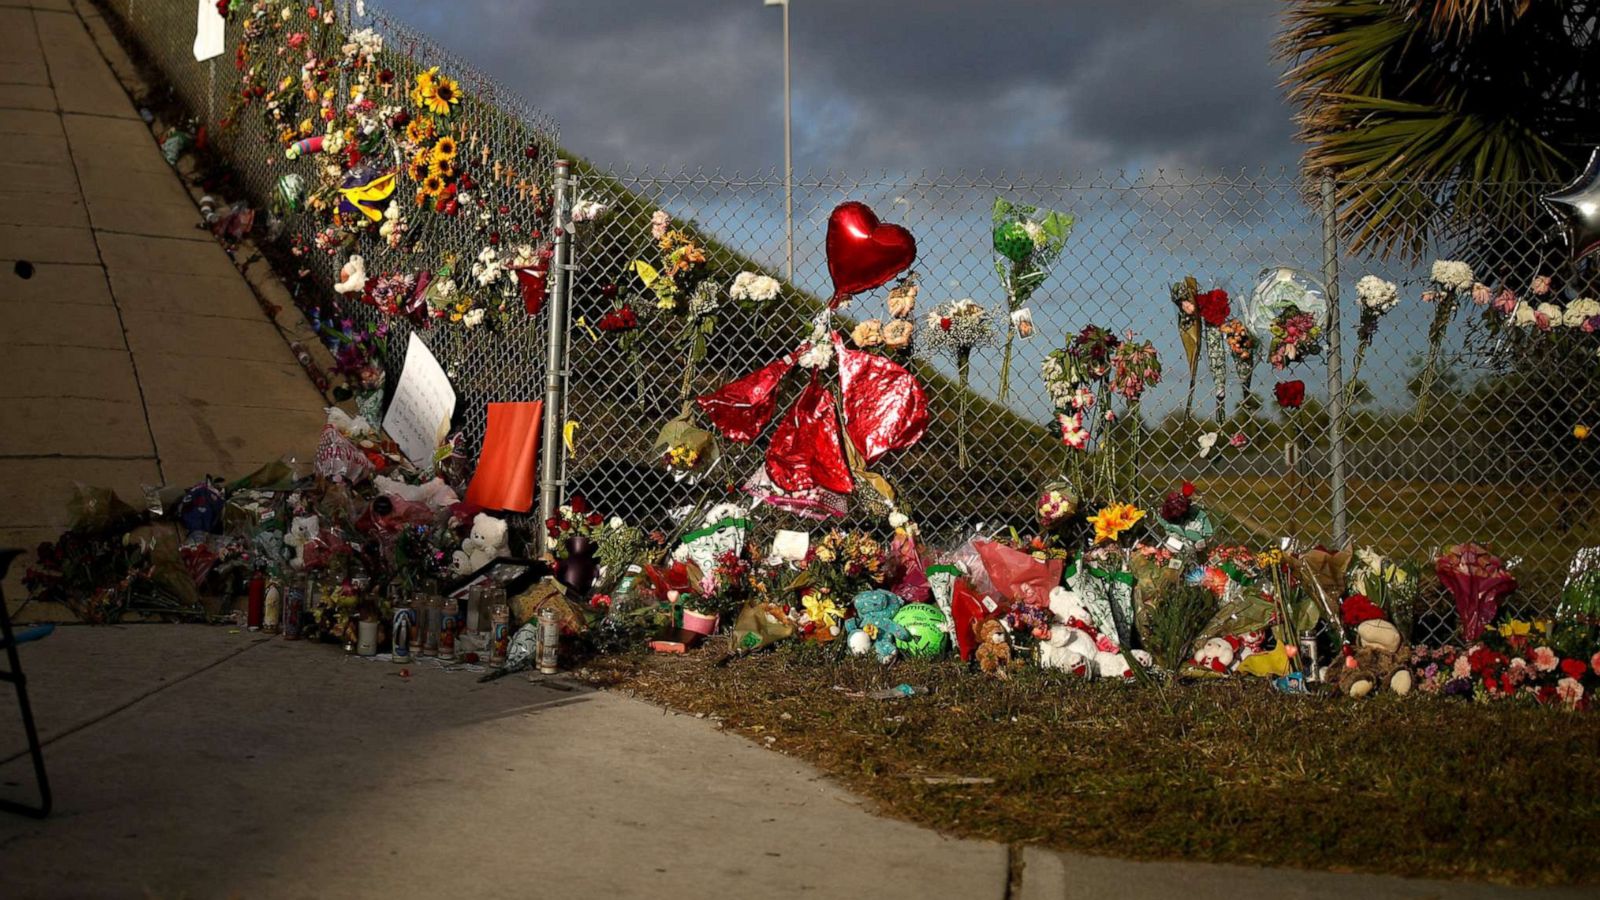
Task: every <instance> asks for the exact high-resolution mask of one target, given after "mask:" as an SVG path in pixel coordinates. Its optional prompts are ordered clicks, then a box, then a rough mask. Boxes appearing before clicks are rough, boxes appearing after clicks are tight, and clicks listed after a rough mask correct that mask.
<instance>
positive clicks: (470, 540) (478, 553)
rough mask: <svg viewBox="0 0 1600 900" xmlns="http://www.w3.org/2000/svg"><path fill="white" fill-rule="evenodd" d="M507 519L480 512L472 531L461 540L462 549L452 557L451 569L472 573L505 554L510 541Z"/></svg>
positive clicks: (458, 572)
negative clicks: (507, 531) (507, 532)
mask: <svg viewBox="0 0 1600 900" xmlns="http://www.w3.org/2000/svg"><path fill="white" fill-rule="evenodd" d="M506 529H507V526H506V521H505V520H504V519H498V518H495V517H494V516H491V515H489V514H488V513H478V515H477V517H476V518H474V519H473V520H472V533H471V534H469V535H467V537H466V539H465V540H463V541H462V542H461V549H460V550H457V551H456V552H455V554H454V555H452V556H451V557H450V571H451V572H452V573H454V574H456V575H470V574H471V573H473V572H476V571H478V570H479V569H481V568H483V567H484V566H486V565H488V564H489V563H490V562H491V561H493V560H494V559H495V558H497V557H500V556H504V555H505V552H506V549H507V548H508V546H509V544H510V541H509V540H508V539H507V536H506Z"/></svg>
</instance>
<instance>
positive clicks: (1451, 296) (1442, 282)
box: [1417, 259, 1477, 419]
mask: <svg viewBox="0 0 1600 900" xmlns="http://www.w3.org/2000/svg"><path fill="white" fill-rule="evenodd" d="M1430 277H1431V278H1432V280H1433V290H1431V291H1427V292H1425V293H1424V294H1423V295H1422V300H1423V302H1425V303H1432V304H1433V321H1431V322H1429V323H1428V355H1427V358H1426V359H1425V360H1424V362H1423V364H1422V373H1421V374H1420V375H1419V376H1418V378H1417V418H1418V419H1421V418H1423V417H1424V416H1426V415H1427V414H1428V404H1429V403H1430V402H1431V401H1432V398H1433V384H1434V382H1435V381H1437V380H1438V378H1439V355H1440V353H1442V352H1443V350H1444V337H1445V332H1447V331H1449V329H1450V319H1451V318H1453V317H1454V316H1455V314H1456V309H1458V308H1459V307H1460V305H1461V297H1462V296H1463V295H1467V296H1471V294H1472V291H1473V287H1474V285H1476V284H1477V280H1476V279H1475V278H1474V277H1473V275H1472V267H1471V266H1469V265H1467V264H1466V263H1464V262H1456V261H1454V260H1447V259H1440V260H1435V261H1434V263H1433V269H1432V271H1431V272H1430Z"/></svg>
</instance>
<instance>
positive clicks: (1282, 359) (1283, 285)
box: [1245, 267, 1328, 369]
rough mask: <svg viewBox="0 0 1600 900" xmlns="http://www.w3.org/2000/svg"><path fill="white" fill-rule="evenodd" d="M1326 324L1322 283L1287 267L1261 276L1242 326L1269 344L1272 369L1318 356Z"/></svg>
mask: <svg viewBox="0 0 1600 900" xmlns="http://www.w3.org/2000/svg"><path fill="white" fill-rule="evenodd" d="M1327 320H1328V301H1327V297H1326V296H1325V294H1324V290H1323V286H1322V282H1321V281H1319V280H1318V279H1316V278H1314V277H1313V276H1311V275H1309V274H1307V273H1305V272H1302V271H1299V270H1298V269H1292V268H1288V267H1280V268H1276V269H1267V270H1265V271H1263V272H1262V273H1261V277H1260V279H1259V280H1258V281H1257V283H1256V288H1255V291H1254V292H1253V293H1252V294H1251V295H1250V303H1249V305H1248V306H1247V308H1246V311H1245V324H1246V325H1248V326H1249V327H1250V330H1251V331H1253V332H1255V333H1256V335H1258V336H1259V337H1260V338H1261V339H1263V340H1265V341H1267V342H1268V346H1267V360H1268V361H1269V362H1271V363H1272V366H1273V368H1275V369H1284V368H1287V367H1288V366H1289V365H1290V364H1292V363H1296V362H1301V361H1303V360H1306V359H1309V358H1311V357H1313V356H1316V355H1317V354H1318V353H1321V352H1322V338H1323V328H1324V326H1325V324H1326V322H1327Z"/></svg>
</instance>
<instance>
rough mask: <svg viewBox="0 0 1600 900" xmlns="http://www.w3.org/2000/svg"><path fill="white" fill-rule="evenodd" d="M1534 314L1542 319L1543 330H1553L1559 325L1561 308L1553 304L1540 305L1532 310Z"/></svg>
mask: <svg viewBox="0 0 1600 900" xmlns="http://www.w3.org/2000/svg"><path fill="white" fill-rule="evenodd" d="M1533 311H1534V313H1535V314H1537V315H1540V316H1543V317H1544V326H1543V327H1545V328H1553V327H1555V326H1557V325H1560V324H1561V317H1562V315H1563V314H1562V312H1561V307H1559V306H1557V305H1555V304H1554V303H1541V304H1539V305H1538V306H1537V307H1535V308H1534V310H1533Z"/></svg>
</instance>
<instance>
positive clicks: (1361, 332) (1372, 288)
mask: <svg viewBox="0 0 1600 900" xmlns="http://www.w3.org/2000/svg"><path fill="white" fill-rule="evenodd" d="M1399 303H1400V289H1399V288H1397V287H1395V284H1394V282H1392V281H1384V280H1383V279H1382V278H1379V277H1378V276H1376V275H1363V276H1361V280H1359V281H1357V282H1356V305H1357V306H1358V307H1360V309H1361V322H1360V324H1359V325H1357V326H1356V355H1355V364H1354V365H1353V366H1352V367H1351V369H1350V381H1349V383H1348V384H1346V385H1345V389H1344V405H1345V408H1346V409H1348V408H1349V407H1350V402H1351V400H1352V399H1353V398H1354V397H1355V389H1356V380H1357V379H1358V378H1360V377H1361V363H1362V361H1363V360H1364V359H1366V356H1367V348H1368V347H1370V346H1372V338H1373V337H1374V336H1375V335H1376V334H1377V333H1378V322H1379V321H1380V320H1382V319H1383V317H1384V316H1386V315H1388V314H1389V313H1390V312H1391V311H1393V310H1394V308H1395V306H1397V305H1398V304H1399Z"/></svg>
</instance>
